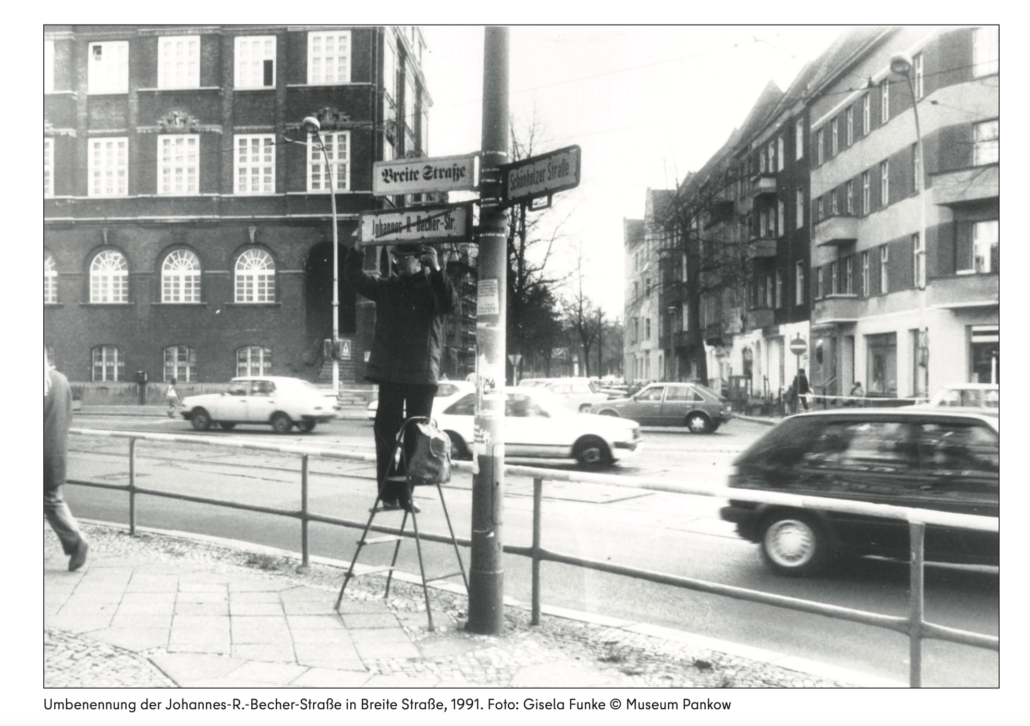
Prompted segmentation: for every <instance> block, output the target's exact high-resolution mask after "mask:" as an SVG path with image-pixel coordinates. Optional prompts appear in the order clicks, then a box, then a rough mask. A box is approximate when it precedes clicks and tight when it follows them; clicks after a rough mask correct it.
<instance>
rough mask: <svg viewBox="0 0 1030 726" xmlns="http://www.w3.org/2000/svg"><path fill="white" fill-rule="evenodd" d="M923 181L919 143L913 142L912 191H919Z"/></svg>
mask: <svg viewBox="0 0 1030 726" xmlns="http://www.w3.org/2000/svg"><path fill="white" fill-rule="evenodd" d="M922 183H923V175H922V172H920V170H919V144H912V191H914V192H918V191H919V185H920V184H922Z"/></svg>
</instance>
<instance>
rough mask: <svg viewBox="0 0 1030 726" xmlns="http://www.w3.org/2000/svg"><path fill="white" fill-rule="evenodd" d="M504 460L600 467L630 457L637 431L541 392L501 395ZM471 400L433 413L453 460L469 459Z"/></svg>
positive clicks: (525, 390)
mask: <svg viewBox="0 0 1030 726" xmlns="http://www.w3.org/2000/svg"><path fill="white" fill-rule="evenodd" d="M504 395H505V403H504V415H505V419H504V427H505V428H504V438H505V456H506V457H507V458H513V459H515V458H541V459H575V460H576V461H577V462H578V463H579V464H580V465H581V466H584V467H587V468H604V467H608V466H611V465H612V464H613V463H614V462H616V461H618V460H620V459H625V458H627V457H629V456H632V455H633V453H634V452H635V451H636V450H637V448H638V447H639V446H640V442H641V436H640V426H638V425H637V423H636V422H635V421H627V420H625V419H618V418H612V417H605V416H595V415H593V414H588V413H584V414H578V413H574V412H572V411H570V410H569V409H568V408H566V407H565V406H564V405H562V403H561V401H559V400H558V399H557V398H555V397H554V396H553V395H552V394H550V393H548V392H547V391H545V390H541V389H540V388H535V387H526V388H506V389H505V391H504ZM475 409H476V395H475V393H469V394H466V395H465V396H462V397H460V398H459V399H458V400H457V401H454V402H453V403H452V404H451V405H450V406H447V407H446V408H444V409H443V410H441V411H439V412H437V411H435V410H434V417H435V418H436V421H437V425H438V426H439V427H440V429H441V430H442V431H445V432H446V433H447V435H448V436H450V438H451V443H452V446H453V455H454V458H456V459H467V458H471V455H472V445H473V441H474V436H473V432H474V429H475V422H474V417H475Z"/></svg>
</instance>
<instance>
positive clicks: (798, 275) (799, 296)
mask: <svg viewBox="0 0 1030 726" xmlns="http://www.w3.org/2000/svg"><path fill="white" fill-rule="evenodd" d="M794 304H795V305H804V304H805V263H804V262H798V263H796V264H795V265H794Z"/></svg>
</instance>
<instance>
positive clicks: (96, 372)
mask: <svg viewBox="0 0 1030 726" xmlns="http://www.w3.org/2000/svg"><path fill="white" fill-rule="evenodd" d="M91 353H92V356H91V357H92V359H93V380H94V381H122V380H125V361H124V360H123V359H122V357H121V356H120V355H119V354H118V348H117V347H115V346H113V345H98V346H97V347H96V348H94V349H93V350H92V351H91Z"/></svg>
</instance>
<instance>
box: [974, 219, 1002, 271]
mask: <svg viewBox="0 0 1030 726" xmlns="http://www.w3.org/2000/svg"><path fill="white" fill-rule="evenodd" d="M973 260H974V265H975V270H976V271H977V272H998V220H996V219H992V220H988V221H986V222H976V223H974V224H973Z"/></svg>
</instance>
